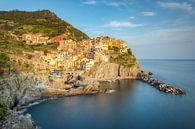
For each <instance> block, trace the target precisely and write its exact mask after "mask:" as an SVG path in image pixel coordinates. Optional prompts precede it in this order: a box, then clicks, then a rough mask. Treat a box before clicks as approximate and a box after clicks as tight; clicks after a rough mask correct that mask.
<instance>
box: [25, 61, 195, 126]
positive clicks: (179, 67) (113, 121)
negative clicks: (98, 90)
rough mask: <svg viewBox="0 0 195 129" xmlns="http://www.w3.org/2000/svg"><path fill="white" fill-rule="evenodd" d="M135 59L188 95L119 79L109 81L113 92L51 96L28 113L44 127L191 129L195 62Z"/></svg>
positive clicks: (194, 115) (193, 123) (194, 110)
mask: <svg viewBox="0 0 195 129" xmlns="http://www.w3.org/2000/svg"><path fill="white" fill-rule="evenodd" d="M139 63H140V65H141V67H142V69H144V70H148V71H151V72H153V73H154V74H155V76H156V77H157V78H159V79H161V80H162V81H165V82H167V83H170V84H173V85H175V86H177V87H180V88H183V89H185V90H187V92H188V93H187V94H186V95H183V96H174V95H168V94H165V93H162V92H159V91H158V90H156V89H155V88H153V87H151V86H149V85H147V84H144V83H142V82H138V81H132V80H123V81H118V82H115V83H114V84H112V85H114V86H115V88H116V89H117V92H115V93H111V94H100V95H90V96H74V97H66V98H63V99H58V100H50V101H46V102H43V103H41V104H39V105H36V106H33V107H30V108H29V109H28V111H27V112H28V113H30V114H32V117H33V119H34V120H35V122H36V123H37V124H38V125H40V126H41V128H43V129H195V61H192V60H185V61H184V60H183V61H182V60H142V61H140V62H139Z"/></svg>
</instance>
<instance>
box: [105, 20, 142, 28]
mask: <svg viewBox="0 0 195 129" xmlns="http://www.w3.org/2000/svg"><path fill="white" fill-rule="evenodd" d="M105 26H106V27H113V28H135V27H140V26H143V24H134V23H131V22H127V21H123V22H120V21H111V22H110V23H109V24H107V25H105Z"/></svg>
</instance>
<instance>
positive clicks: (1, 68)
mask: <svg viewBox="0 0 195 129" xmlns="http://www.w3.org/2000/svg"><path fill="white" fill-rule="evenodd" d="M5 71H8V72H9V71H15V67H14V66H13V64H12V62H11V61H10V58H9V56H8V55H7V54H6V53H2V52H0V75H1V74H2V73H4V72H5Z"/></svg>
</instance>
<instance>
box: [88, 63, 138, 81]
mask: <svg viewBox="0 0 195 129" xmlns="http://www.w3.org/2000/svg"><path fill="white" fill-rule="evenodd" d="M139 72H140V68H139V65H138V64H135V65H132V66H131V67H125V66H123V65H119V64H116V63H109V62H103V63H100V64H98V65H95V66H94V67H93V68H92V70H91V71H90V72H89V76H90V77H92V78H96V79H97V80H115V79H123V78H134V79H135V78H136V77H137V74H138V73H139Z"/></svg>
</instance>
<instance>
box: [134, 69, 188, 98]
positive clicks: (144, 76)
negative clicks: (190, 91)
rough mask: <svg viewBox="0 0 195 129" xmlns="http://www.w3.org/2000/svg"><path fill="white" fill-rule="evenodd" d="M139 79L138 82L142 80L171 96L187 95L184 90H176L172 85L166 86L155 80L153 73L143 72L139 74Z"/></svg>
mask: <svg viewBox="0 0 195 129" xmlns="http://www.w3.org/2000/svg"><path fill="white" fill-rule="evenodd" d="M137 78H138V80H141V81H143V82H145V83H147V84H149V85H151V86H153V87H154V88H156V89H158V90H159V91H162V92H165V93H169V94H173V95H182V94H186V91H184V90H183V89H180V88H176V87H174V86H172V85H170V84H166V83H164V82H162V81H160V80H158V79H155V78H153V77H152V73H151V72H144V71H141V72H140V73H139V74H138V77H137Z"/></svg>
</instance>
